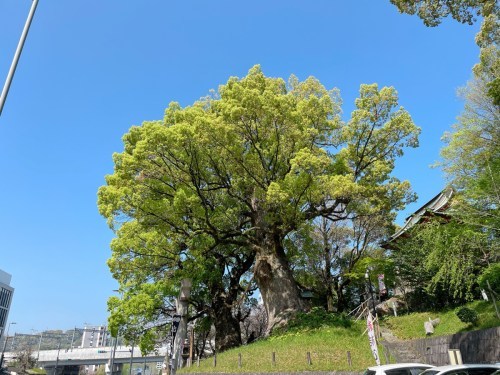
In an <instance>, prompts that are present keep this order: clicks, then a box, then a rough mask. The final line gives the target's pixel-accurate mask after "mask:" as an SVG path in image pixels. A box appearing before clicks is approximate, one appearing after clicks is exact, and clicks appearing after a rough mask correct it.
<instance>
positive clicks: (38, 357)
mask: <svg viewBox="0 0 500 375" xmlns="http://www.w3.org/2000/svg"><path fill="white" fill-rule="evenodd" d="M42 337H43V331H42V332H40V340H39V341H38V353H37V355H36V363H37V364H38V360H39V359H40V348H41V347H42Z"/></svg>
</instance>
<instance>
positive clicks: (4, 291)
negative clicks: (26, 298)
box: [0, 270, 14, 337]
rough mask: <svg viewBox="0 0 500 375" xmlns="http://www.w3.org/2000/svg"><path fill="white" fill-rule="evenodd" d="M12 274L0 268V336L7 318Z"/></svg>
mask: <svg viewBox="0 0 500 375" xmlns="http://www.w3.org/2000/svg"><path fill="white" fill-rule="evenodd" d="M11 278H12V276H11V275H10V274H8V273H7V272H4V271H2V270H0V337H3V333H4V330H5V326H6V325H7V318H8V317H9V310H10V303H11V301H12V295H13V294H14V288H12V287H11V286H10V280H11Z"/></svg>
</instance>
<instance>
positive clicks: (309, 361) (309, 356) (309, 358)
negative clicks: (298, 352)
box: [307, 352, 312, 366]
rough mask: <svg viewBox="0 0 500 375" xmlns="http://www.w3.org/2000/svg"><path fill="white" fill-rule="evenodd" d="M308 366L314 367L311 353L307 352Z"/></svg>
mask: <svg viewBox="0 0 500 375" xmlns="http://www.w3.org/2000/svg"><path fill="white" fill-rule="evenodd" d="M307 364H308V365H309V366H310V365H312V361H311V352H307Z"/></svg>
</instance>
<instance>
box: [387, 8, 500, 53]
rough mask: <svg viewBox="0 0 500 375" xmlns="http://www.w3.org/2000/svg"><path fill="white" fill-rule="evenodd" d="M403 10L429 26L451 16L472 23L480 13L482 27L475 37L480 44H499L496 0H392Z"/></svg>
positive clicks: (499, 12) (498, 13) (499, 14)
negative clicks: (416, 16)
mask: <svg viewBox="0 0 500 375" xmlns="http://www.w3.org/2000/svg"><path fill="white" fill-rule="evenodd" d="M390 1H391V3H392V4H394V5H396V6H397V7H398V9H399V11H400V12H401V13H407V14H416V15H418V17H420V18H421V19H422V21H423V22H424V24H425V25H426V26H430V27H434V26H437V25H439V24H440V23H441V21H442V19H444V18H446V17H448V16H451V17H452V18H453V19H454V20H456V21H458V22H460V23H466V24H469V25H472V24H473V23H474V22H476V17H477V16H481V17H482V18H483V22H482V24H481V30H480V32H479V33H478V35H477V36H476V42H477V44H478V45H479V46H481V47H484V46H486V45H491V44H494V43H496V44H498V41H499V38H500V36H499V34H500V33H499V31H498V21H499V16H500V7H499V5H498V2H497V1H496V0H454V1H448V0H390Z"/></svg>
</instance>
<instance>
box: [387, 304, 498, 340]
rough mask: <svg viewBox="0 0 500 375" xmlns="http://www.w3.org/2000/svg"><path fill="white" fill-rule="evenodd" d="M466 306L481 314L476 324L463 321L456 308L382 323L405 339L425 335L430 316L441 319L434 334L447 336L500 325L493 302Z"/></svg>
mask: <svg viewBox="0 0 500 375" xmlns="http://www.w3.org/2000/svg"><path fill="white" fill-rule="evenodd" d="M466 306H467V307H469V308H471V309H473V310H475V311H476V312H477V314H478V316H479V321H478V323H477V324H476V325H475V326H473V325H471V324H466V323H462V322H461V321H460V319H458V317H457V315H456V313H455V311H456V309H450V310H443V311H437V312H422V313H412V314H407V315H402V316H398V317H386V318H385V319H384V321H383V322H382V324H384V325H385V327H387V328H389V329H390V330H391V332H392V333H393V335H394V336H396V337H398V338H400V339H404V340H409V339H415V338H423V337H425V330H424V322H425V321H428V320H429V318H430V319H436V318H439V320H440V323H439V324H438V325H437V326H436V327H435V329H434V336H445V335H451V334H454V333H458V332H466V331H472V330H478V329H485V328H491V327H498V326H499V325H500V320H499V319H498V318H497V317H496V315H495V309H494V307H493V304H492V303H491V302H486V301H474V302H471V303H469V304H467V305H466Z"/></svg>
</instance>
